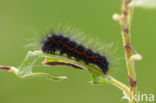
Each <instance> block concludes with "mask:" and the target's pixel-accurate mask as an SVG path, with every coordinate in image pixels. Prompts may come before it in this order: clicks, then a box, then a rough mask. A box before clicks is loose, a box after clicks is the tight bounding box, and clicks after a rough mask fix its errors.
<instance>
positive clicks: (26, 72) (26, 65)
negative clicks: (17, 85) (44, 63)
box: [17, 51, 67, 80]
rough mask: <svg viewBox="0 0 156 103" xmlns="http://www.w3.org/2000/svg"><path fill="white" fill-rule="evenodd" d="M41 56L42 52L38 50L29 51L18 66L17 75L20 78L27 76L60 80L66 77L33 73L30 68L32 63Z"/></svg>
mask: <svg viewBox="0 0 156 103" xmlns="http://www.w3.org/2000/svg"><path fill="white" fill-rule="evenodd" d="M40 58H43V59H44V56H43V54H42V52H40V51H35V52H31V51H29V52H28V54H27V56H26V57H25V59H24V61H23V62H22V64H21V65H20V66H19V72H18V74H17V75H18V76H19V77H21V78H28V77H47V78H48V79H50V80H61V79H66V78H67V77H65V76H51V75H49V74H47V73H42V72H41V73H33V72H32V68H33V66H34V64H35V63H36V62H37V61H38V60H39V59H40Z"/></svg>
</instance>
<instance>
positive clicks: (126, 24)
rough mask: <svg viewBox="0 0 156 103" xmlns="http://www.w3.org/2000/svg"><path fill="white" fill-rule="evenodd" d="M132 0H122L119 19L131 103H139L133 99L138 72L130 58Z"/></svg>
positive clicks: (131, 50)
mask: <svg viewBox="0 0 156 103" xmlns="http://www.w3.org/2000/svg"><path fill="white" fill-rule="evenodd" d="M130 1H131V0H122V12H121V20H120V21H119V23H120V25H121V31H122V39H123V46H124V50H125V59H126V66H127V71H128V80H129V87H130V101H129V103H138V102H137V100H135V99H134V100H133V98H132V97H133V96H135V95H137V86H136V72H135V62H134V60H130V58H131V56H132V55H133V49H132V46H131V34H130V25H131V21H132V19H131V18H132V14H133V8H132V7H128V4H129V2H130Z"/></svg>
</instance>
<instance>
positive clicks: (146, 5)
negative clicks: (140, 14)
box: [129, 0, 156, 8]
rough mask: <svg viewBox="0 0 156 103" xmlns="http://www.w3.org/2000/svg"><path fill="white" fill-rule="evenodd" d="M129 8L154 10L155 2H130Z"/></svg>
mask: <svg viewBox="0 0 156 103" xmlns="http://www.w3.org/2000/svg"><path fill="white" fill-rule="evenodd" d="M129 6H133V7H143V8H156V0H132V2H130V4H129Z"/></svg>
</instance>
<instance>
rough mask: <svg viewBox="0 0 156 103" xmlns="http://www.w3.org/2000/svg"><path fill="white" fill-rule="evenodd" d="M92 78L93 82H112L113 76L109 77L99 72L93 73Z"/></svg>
mask: <svg viewBox="0 0 156 103" xmlns="http://www.w3.org/2000/svg"><path fill="white" fill-rule="evenodd" d="M91 76H92V80H91V84H104V83H111V82H112V81H111V78H108V77H107V76H105V75H103V76H102V75H98V74H97V73H93V72H92V73H91Z"/></svg>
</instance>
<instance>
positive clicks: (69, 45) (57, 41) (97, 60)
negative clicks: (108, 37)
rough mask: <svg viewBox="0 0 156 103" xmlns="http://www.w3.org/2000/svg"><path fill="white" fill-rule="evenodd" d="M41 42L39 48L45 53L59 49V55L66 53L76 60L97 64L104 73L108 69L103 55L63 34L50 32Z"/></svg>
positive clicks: (51, 52) (52, 52)
mask: <svg viewBox="0 0 156 103" xmlns="http://www.w3.org/2000/svg"><path fill="white" fill-rule="evenodd" d="M41 44H42V46H41V49H42V51H43V52H45V53H48V54H54V53H55V52H56V51H60V55H62V54H66V55H67V56H68V57H69V58H70V57H74V58H75V59H76V61H79V60H82V61H84V62H85V63H86V64H89V63H91V64H95V65H97V66H98V67H99V68H100V69H101V70H102V71H103V73H104V74H106V73H107V71H108V69H109V62H108V61H107V58H106V57H105V56H101V55H100V54H99V53H96V52H93V51H92V50H90V49H87V48H85V47H84V46H83V45H80V44H78V43H76V42H75V41H72V40H70V38H68V37H65V36H64V35H56V34H55V33H52V34H51V36H49V37H47V38H46V40H43V41H42V42H41Z"/></svg>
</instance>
